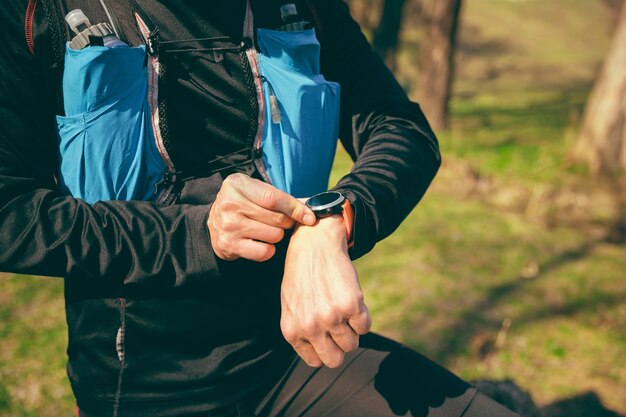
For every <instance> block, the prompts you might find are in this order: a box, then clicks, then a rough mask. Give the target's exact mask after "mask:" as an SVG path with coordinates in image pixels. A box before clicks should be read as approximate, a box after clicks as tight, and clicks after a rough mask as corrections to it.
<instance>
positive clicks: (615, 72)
mask: <svg viewBox="0 0 626 417" xmlns="http://www.w3.org/2000/svg"><path fill="white" fill-rule="evenodd" d="M573 157H574V159H575V160H578V161H582V162H585V163H587V164H589V167H590V168H591V171H592V172H593V173H594V174H605V175H611V176H612V175H615V174H617V173H618V172H619V171H621V170H626V5H625V6H623V7H622V12H621V15H620V20H619V23H618V26H617V30H616V32H615V35H613V44H612V46H611V49H610V50H609V53H608V55H607V57H606V58H605V61H604V65H603V67H602V71H601V73H600V75H599V77H598V79H597V80H596V82H595V84H594V86H593V90H592V91H591V95H590V97H589V100H588V101H587V105H586V107H585V113H584V116H583V125H582V129H581V132H580V136H579V137H578V141H577V142H576V146H575V147H574V151H573Z"/></svg>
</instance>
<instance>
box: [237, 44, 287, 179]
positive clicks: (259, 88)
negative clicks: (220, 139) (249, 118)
mask: <svg viewBox="0 0 626 417" xmlns="http://www.w3.org/2000/svg"><path fill="white" fill-rule="evenodd" d="M245 53H246V58H247V59H248V64H249V65H250V70H251V71H252V76H253V77H252V82H253V83H254V86H253V87H254V89H255V90H256V94H257V101H258V103H259V114H258V122H257V131H256V135H255V138H254V143H253V146H252V147H253V149H254V154H255V159H254V164H255V165H256V167H257V169H258V170H259V173H260V174H261V176H262V177H263V179H264V180H265V181H266V182H268V183H269V184H271V183H272V181H271V180H270V177H269V175H268V174H267V169H266V168H265V164H264V163H263V158H262V157H261V141H262V139H263V129H265V111H266V109H265V94H264V93H263V79H264V77H263V76H262V75H261V73H260V71H259V53H258V52H257V51H256V49H254V48H253V47H249V48H248V49H246V51H245ZM276 109H278V106H276ZM279 115H280V113H279ZM272 120H274V115H272Z"/></svg>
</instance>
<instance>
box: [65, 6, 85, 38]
mask: <svg viewBox="0 0 626 417" xmlns="http://www.w3.org/2000/svg"><path fill="white" fill-rule="evenodd" d="M65 21H66V22H67V24H68V25H70V28H71V29H72V31H73V32H74V33H76V34H78V33H80V32H82V31H83V30H85V29H86V28H88V27H89V26H91V23H89V19H87V16H85V14H84V13H83V11H82V10H80V9H74V10H72V11H71V12H69V13H68V14H67V15H66V16H65Z"/></svg>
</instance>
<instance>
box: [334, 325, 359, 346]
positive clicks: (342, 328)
mask: <svg viewBox="0 0 626 417" xmlns="http://www.w3.org/2000/svg"><path fill="white" fill-rule="evenodd" d="M329 334H330V337H331V338H332V339H333V341H334V342H335V343H336V344H337V346H339V348H341V350H343V351H344V352H354V351H355V350H356V349H357V348H358V347H359V335H358V334H356V333H355V331H354V329H353V328H352V327H350V326H349V325H347V324H346V323H342V324H341V325H339V326H337V327H335V328H334V329H332V330H330V331H329Z"/></svg>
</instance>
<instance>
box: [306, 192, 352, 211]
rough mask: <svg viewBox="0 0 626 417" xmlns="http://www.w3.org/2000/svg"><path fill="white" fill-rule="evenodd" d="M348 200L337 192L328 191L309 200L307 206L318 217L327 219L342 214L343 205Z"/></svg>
mask: <svg viewBox="0 0 626 417" xmlns="http://www.w3.org/2000/svg"><path fill="white" fill-rule="evenodd" d="M345 199H346V198H345V197H344V196H343V195H342V194H341V193H339V192H337V191H326V192H323V193H319V194H317V195H314V196H313V197H311V198H309V199H308V200H307V202H306V205H307V206H309V208H310V209H311V210H313V212H314V213H315V215H316V216H317V217H326V216H330V215H332V214H337V213H341V210H342V207H341V204H342V203H343V202H344V200H345Z"/></svg>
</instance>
